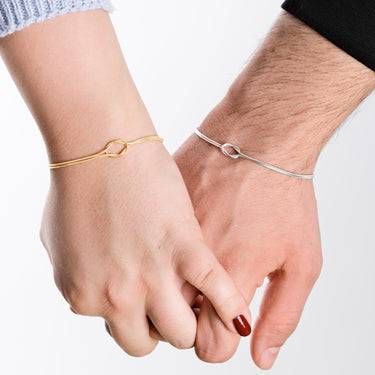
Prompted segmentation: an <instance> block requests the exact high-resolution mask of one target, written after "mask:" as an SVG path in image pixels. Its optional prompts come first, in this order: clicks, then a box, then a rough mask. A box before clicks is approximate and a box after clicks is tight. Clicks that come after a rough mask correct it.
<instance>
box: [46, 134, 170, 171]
mask: <svg viewBox="0 0 375 375" xmlns="http://www.w3.org/2000/svg"><path fill="white" fill-rule="evenodd" d="M147 141H159V142H163V138H161V137H159V136H157V135H150V136H148V137H142V138H137V139H135V140H134V141H124V140H123V139H115V140H113V141H110V142H108V143H107V145H106V146H105V147H104V149H103V150H101V151H99V152H97V153H95V154H92V155H88V156H84V157H82V158H78V159H73V160H68V161H62V162H59V163H52V164H50V165H49V167H50V169H57V168H63V167H67V166H69V165H75V164H79V163H84V162H86V161H90V160H94V159H98V158H101V157H103V156H107V157H109V158H118V157H120V156H123V155H124V154H125V153H126V152H127V151H128V149H129V146H132V145H135V144H137V143H143V142H147ZM115 144H121V145H122V149H121V150H120V151H118V152H111V151H110V150H111V148H112V146H113V145H115Z"/></svg>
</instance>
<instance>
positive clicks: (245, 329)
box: [233, 314, 251, 337]
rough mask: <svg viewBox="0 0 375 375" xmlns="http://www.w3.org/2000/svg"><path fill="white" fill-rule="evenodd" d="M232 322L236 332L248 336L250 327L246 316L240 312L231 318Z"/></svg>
mask: <svg viewBox="0 0 375 375" xmlns="http://www.w3.org/2000/svg"><path fill="white" fill-rule="evenodd" d="M233 324H234V326H235V327H236V330H237V332H238V333H239V334H240V335H241V336H244V337H245V336H249V335H250V333H251V327H250V324H249V322H248V321H247V320H246V318H245V317H244V316H243V315H242V314H241V315H238V316H236V317H235V318H234V319H233Z"/></svg>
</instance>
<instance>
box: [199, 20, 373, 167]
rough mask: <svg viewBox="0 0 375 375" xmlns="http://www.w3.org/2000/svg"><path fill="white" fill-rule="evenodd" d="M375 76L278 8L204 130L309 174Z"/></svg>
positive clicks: (223, 140) (277, 162)
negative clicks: (277, 17) (251, 54)
mask: <svg viewBox="0 0 375 375" xmlns="http://www.w3.org/2000/svg"><path fill="white" fill-rule="evenodd" d="M374 88H375V73H374V72H373V71H372V70H370V69H369V68H367V67H366V66H364V65H363V64H361V63H360V62H358V61H357V60H355V59H354V58H352V57H351V56H349V55H348V54H346V53H345V52H343V51H342V50H341V49H339V48H337V47H336V46H334V45H333V44H332V43H331V42H329V41H328V40H326V39H325V38H323V37H322V36H320V35H319V34H318V33H316V32H315V31H313V30H312V29H311V28H309V27H308V26H306V25H305V24H303V23H302V22H300V21H299V20H297V19H296V18H294V17H293V16H291V15H289V14H287V13H283V14H282V15H281V16H280V17H279V19H278V20H277V22H276V23H275V25H274V26H273V28H272V29H271V31H270V32H269V34H268V36H267V37H266V39H265V40H264V42H263V44H262V45H261V46H260V48H259V50H258V51H257V52H256V53H255V55H254V56H253V58H252V59H251V61H250V63H249V64H248V66H247V67H246V68H245V69H244V71H243V72H242V73H241V74H240V76H239V77H238V78H237V79H236V81H235V82H234V83H233V85H232V86H231V88H230V89H229V92H228V93H227V95H226V97H225V98H224V99H223V101H222V102H221V103H220V104H219V106H218V107H217V108H216V109H215V110H214V111H213V112H212V113H211V114H210V115H209V116H208V117H207V119H206V121H205V122H204V124H203V125H202V129H203V130H205V131H206V133H209V135H211V136H212V137H214V138H215V139H216V140H218V141H222V142H225V141H230V142H233V143H236V144H238V145H240V146H241V149H243V150H246V151H247V152H249V153H251V154H252V155H253V156H258V157H262V158H263V159H266V161H269V162H271V163H276V164H278V165H280V166H282V167H285V168H289V169H294V170H296V171H300V172H311V171H312V170H313V168H314V165H315V163H316V161H317V158H318V156H319V153H320V151H321V149H322V148H323V146H324V145H325V143H326V142H327V141H328V139H329V138H330V137H331V136H332V135H333V133H334V132H335V131H336V129H337V128H338V127H339V126H340V124H342V122H343V121H344V120H345V119H346V118H347V117H348V116H349V115H350V113H351V112H352V111H353V110H354V109H355V108H356V107H357V106H358V105H359V103H360V102H361V101H362V100H363V99H364V98H365V97H366V96H368V95H369V93H370V92H371V91H372V90H373V89H374Z"/></svg>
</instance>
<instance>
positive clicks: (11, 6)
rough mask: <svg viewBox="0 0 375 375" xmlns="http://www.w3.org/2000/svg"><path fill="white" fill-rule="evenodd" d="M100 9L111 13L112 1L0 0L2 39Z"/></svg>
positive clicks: (0, 30)
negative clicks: (69, 15)
mask: <svg viewBox="0 0 375 375" xmlns="http://www.w3.org/2000/svg"><path fill="white" fill-rule="evenodd" d="M98 8H102V9H104V10H106V11H111V10H112V9H113V7H112V4H111V0H0V37H4V36H5V35H8V34H11V33H13V32H14V31H16V30H21V29H23V28H24V27H26V26H29V25H31V24H32V23H36V22H43V21H45V20H47V19H50V18H53V17H56V16H59V15H63V14H66V13H72V12H78V11H83V10H89V9H98Z"/></svg>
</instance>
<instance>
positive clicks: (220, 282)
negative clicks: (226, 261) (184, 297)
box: [176, 242, 251, 336]
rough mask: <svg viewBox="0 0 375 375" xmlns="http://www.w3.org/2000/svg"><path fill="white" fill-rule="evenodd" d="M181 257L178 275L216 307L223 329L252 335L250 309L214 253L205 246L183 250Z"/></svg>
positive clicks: (198, 244)
mask: <svg viewBox="0 0 375 375" xmlns="http://www.w3.org/2000/svg"><path fill="white" fill-rule="evenodd" d="M181 250H183V251H180V252H179V254H178V258H179V259H177V262H176V263H177V272H178V273H179V275H180V276H181V277H183V278H184V279H185V280H186V281H187V282H188V283H190V284H191V285H192V286H194V287H195V288H196V289H198V290H199V291H200V292H201V293H202V294H203V295H204V296H205V297H206V298H207V299H208V300H209V301H210V302H211V304H212V305H213V307H214V309H215V310H216V313H217V314H218V316H219V317H220V319H221V321H222V322H223V323H224V325H225V326H226V327H227V328H228V329H229V330H230V331H232V332H234V333H238V334H240V335H241V336H248V335H249V334H250V332H251V328H250V322H251V314H250V310H249V306H248V304H247V303H246V301H245V299H244V298H243V296H242V294H241V292H240V291H239V290H238V289H237V287H236V286H235V284H234V282H233V280H232V279H231V277H230V276H229V275H228V273H227V272H226V271H225V269H224V268H223V267H222V266H221V264H220V263H219V261H218V260H217V259H216V257H215V256H214V254H213V253H212V251H211V250H210V249H209V248H208V247H207V246H206V245H205V244H204V243H202V242H196V243H195V244H194V245H192V244H191V243H190V244H189V246H188V247H187V246H186V247H183V248H182V249H181Z"/></svg>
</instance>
